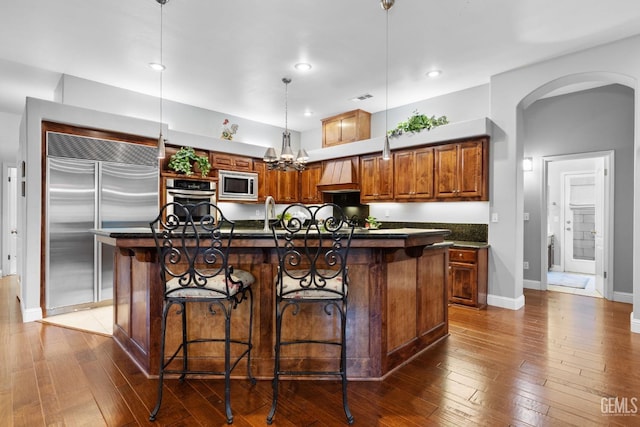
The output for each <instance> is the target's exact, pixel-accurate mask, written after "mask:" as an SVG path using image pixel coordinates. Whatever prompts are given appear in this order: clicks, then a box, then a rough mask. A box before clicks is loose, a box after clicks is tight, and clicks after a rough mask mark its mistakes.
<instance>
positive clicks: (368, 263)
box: [98, 233, 448, 379]
mask: <svg viewBox="0 0 640 427" xmlns="http://www.w3.org/2000/svg"><path fill="white" fill-rule="evenodd" d="M444 234H446V233H443V234H442V235H439V236H436V235H429V236H411V237H410V238H408V237H406V238H404V239H402V238H399V237H397V236H391V235H390V236H387V237H388V238H382V237H380V236H378V237H376V236H374V235H372V237H371V238H370V239H369V238H366V239H364V238H363V239H359V240H356V239H354V241H353V243H354V244H353V246H352V249H351V252H350V254H349V276H350V278H351V284H350V287H349V310H348V320H347V322H348V323H347V343H348V344H347V372H348V376H349V378H352V379H380V378H383V377H384V376H385V375H386V374H388V373H389V372H390V371H391V370H393V369H394V368H396V367H398V366H400V365H401V364H403V363H404V362H406V361H407V360H409V359H410V358H412V357H414V356H415V355H416V354H418V353H419V352H421V351H423V350H424V349H426V348H427V347H429V346H430V345H431V344H433V343H435V342H437V341H438V340H440V339H442V338H443V337H445V336H447V334H448V323H447V317H446V313H447V310H446V305H447V302H448V301H447V300H448V294H447V292H446V289H447V285H448V282H447V281H448V275H447V274H446V273H447V267H448V255H447V254H448V247H447V246H440V245H432V243H434V242H437V241H442V240H443V235H444ZM98 238H99V239H101V240H102V241H104V242H106V243H111V244H114V245H116V246H118V250H117V251H116V260H115V263H116V265H115V268H116V272H115V275H114V278H115V280H116V283H115V284H114V285H115V288H114V289H115V292H116V295H115V297H114V302H115V313H116V314H115V325H114V339H115V340H116V341H117V342H118V343H119V344H120V345H121V346H122V347H123V348H124V349H125V351H126V352H127V353H128V354H129V356H130V357H131V358H132V359H133V360H134V361H135V362H136V364H137V365H138V366H139V367H140V369H141V370H142V371H143V372H144V373H145V374H146V375H147V376H149V377H153V376H155V375H156V372H157V370H158V365H159V358H160V355H159V352H160V349H159V342H160V339H159V337H160V329H161V325H160V319H161V311H162V285H161V283H160V280H159V277H160V276H159V265H158V264H157V260H156V254H155V246H154V244H153V239H152V238H151V237H150V235H149V236H147V237H143V236H140V237H132V236H129V235H127V236H122V237H120V238H118V237H115V238H113V237H104V236H101V235H98ZM412 242H413V243H412ZM376 243H377V244H376ZM405 244H412V245H413V246H411V247H405V246H404V245H405ZM230 262H231V264H232V265H234V266H235V267H236V268H241V269H244V270H248V271H250V272H251V273H252V274H253V275H254V276H255V277H256V283H255V284H254V285H253V287H252V289H253V293H254V324H253V344H254V348H253V352H252V358H251V359H252V361H251V362H252V372H253V374H254V375H255V376H256V377H257V378H261V379H269V378H272V377H273V363H274V339H275V336H274V335H275V328H274V324H273V323H274V317H275V316H274V301H275V298H274V295H273V289H274V288H273V278H274V276H275V273H276V266H277V257H276V253H275V250H274V249H273V247H272V240H271V239H268V240H267V239H263V238H260V239H251V238H248V237H245V238H238V237H236V238H234V247H233V248H232V255H231V259H230ZM248 309H249V305H248V304H244V303H243V304H240V305H239V306H238V309H237V310H236V311H235V312H234V313H233V318H232V334H233V335H234V337H236V338H245V335H246V334H247V330H248V327H247V326H248V325H247V323H246V322H248ZM215 317H218V318H221V317H222V316H212V315H210V314H209V313H208V310H207V307H206V306H205V305H202V306H201V307H195V308H191V309H190V310H189V311H188V322H189V328H190V331H192V332H193V333H194V334H196V333H199V332H203V331H209V330H213V331H220V330H221V329H220V328H219V327H218V326H220V324H217V323H216V322H220V321H221V319H214V318H215ZM170 320H174V319H170ZM289 320H291V317H290V319H289ZM295 321H296V323H290V324H289V323H288V324H287V326H286V327H284V328H283V335H284V336H286V334H288V333H290V332H292V330H293V329H288V328H295V332H296V334H297V335H298V336H299V334H300V333H302V334H311V333H312V332H313V333H315V334H317V333H320V334H322V335H324V336H326V337H331V336H335V333H337V332H338V331H339V316H336V315H327V314H326V313H325V312H324V311H323V310H322V308H321V307H317V305H314V306H313V307H310V308H309V309H305V310H304V311H303V312H301V313H300V314H299V315H298V316H296V319H295ZM316 336H317V335H316ZM179 340H180V331H179V322H178V321H175V320H174V321H173V322H171V321H170V323H169V329H168V331H167V349H169V348H172V347H173V346H174V345H176V344H177V343H178V342H179ZM216 345H217V344H212V345H211V346H210V347H209V348H207V349H205V350H206V351H205V350H203V351H202V352H198V353H192V354H191V356H192V357H195V360H196V362H195V363H202V364H207V366H213V367H218V366H220V365H221V364H222V362H223V357H222V354H223V352H222V350H221V348H216V347H215V346H216ZM301 347H302V348H296V349H294V348H287V349H284V350H283V355H282V356H283V357H282V362H281V363H282V367H283V368H284V367H286V366H295V367H296V368H300V367H305V368H309V369H335V367H336V363H338V361H339V355H338V354H337V352H336V351H335V349H333V348H329V349H327V348H321V347H319V346H313V345H309V346H306V348H304V347H305V346H301ZM237 351H240V349H239V348H238V349H237ZM232 352H234V349H233V347H232ZM212 354H213V356H212ZM244 363H246V359H245V360H243V361H242V362H241V364H240V365H239V366H238V367H237V368H236V370H235V371H234V373H235V374H236V375H237V376H244V375H245V372H246V370H245V367H244V366H243V364H244Z"/></svg>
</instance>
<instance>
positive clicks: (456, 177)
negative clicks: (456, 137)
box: [434, 138, 489, 200]
mask: <svg viewBox="0 0 640 427" xmlns="http://www.w3.org/2000/svg"><path fill="white" fill-rule="evenodd" d="M434 161H435V178H434V184H435V197H436V198H439V199H451V198H457V199H460V200H489V194H488V179H487V176H488V142H487V140H486V139H484V138H483V139H479V140H473V141H465V142H460V143H454V144H446V145H441V146H437V147H435V148H434Z"/></svg>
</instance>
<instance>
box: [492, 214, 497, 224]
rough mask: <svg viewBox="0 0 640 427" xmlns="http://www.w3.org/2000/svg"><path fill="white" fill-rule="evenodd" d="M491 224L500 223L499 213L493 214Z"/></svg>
mask: <svg viewBox="0 0 640 427" xmlns="http://www.w3.org/2000/svg"><path fill="white" fill-rule="evenodd" d="M491 222H498V213H497V212H494V213H492V214H491Z"/></svg>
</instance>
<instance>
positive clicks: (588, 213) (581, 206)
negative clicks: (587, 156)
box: [563, 172, 596, 274]
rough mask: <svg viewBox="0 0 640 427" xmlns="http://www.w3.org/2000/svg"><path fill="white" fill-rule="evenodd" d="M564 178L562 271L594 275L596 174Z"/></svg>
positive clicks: (580, 174) (572, 174) (565, 175)
mask: <svg viewBox="0 0 640 427" xmlns="http://www.w3.org/2000/svg"><path fill="white" fill-rule="evenodd" d="M563 177H564V178H563V185H564V197H563V208H564V230H563V234H564V237H563V243H564V251H563V254H564V271H567V272H573V273H583V274H595V272H596V270H595V269H596V263H595V234H596V232H595V181H596V180H595V174H594V173H593V172H589V173H565V174H563Z"/></svg>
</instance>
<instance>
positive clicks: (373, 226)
mask: <svg viewBox="0 0 640 427" xmlns="http://www.w3.org/2000/svg"><path fill="white" fill-rule="evenodd" d="M364 222H365V228H368V229H369V230H377V229H378V228H380V226H381V225H382V223H381V222H378V220H377V219H376V217H375V216H371V215H369V216H368V217H366V218H365V219H364Z"/></svg>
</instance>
